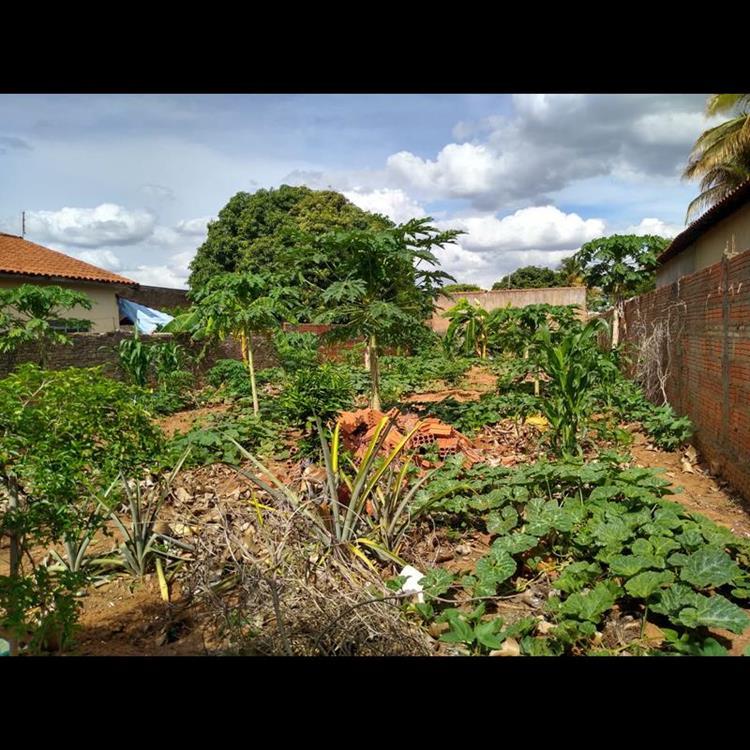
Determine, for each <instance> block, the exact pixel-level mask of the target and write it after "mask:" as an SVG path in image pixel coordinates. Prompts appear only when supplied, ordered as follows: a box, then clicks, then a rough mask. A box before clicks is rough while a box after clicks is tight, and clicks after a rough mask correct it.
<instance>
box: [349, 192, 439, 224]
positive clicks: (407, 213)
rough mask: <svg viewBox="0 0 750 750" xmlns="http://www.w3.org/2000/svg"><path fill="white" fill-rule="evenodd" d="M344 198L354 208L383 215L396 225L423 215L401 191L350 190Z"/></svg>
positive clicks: (417, 206)
mask: <svg viewBox="0 0 750 750" xmlns="http://www.w3.org/2000/svg"><path fill="white" fill-rule="evenodd" d="M344 196H345V197H346V198H347V199H348V200H350V201H351V202H352V203H353V204H354V205H355V206H359V207H360V208H361V209H363V210H365V211H372V212H374V213H379V214H384V215H385V216H387V217H388V218H389V219H391V220H392V221H395V222H396V224H402V223H403V222H406V221H408V220H409V219H414V218H420V217H422V216H424V215H425V212H424V209H423V208H422V206H420V205H419V203H417V202H416V201H415V200H413V199H412V198H410V197H409V196H408V195H407V194H406V193H405V192H404V191H403V190H398V189H396V190H394V189H392V188H383V189H381V190H372V191H369V192H364V191H360V190H352V191H349V192H345V193H344Z"/></svg>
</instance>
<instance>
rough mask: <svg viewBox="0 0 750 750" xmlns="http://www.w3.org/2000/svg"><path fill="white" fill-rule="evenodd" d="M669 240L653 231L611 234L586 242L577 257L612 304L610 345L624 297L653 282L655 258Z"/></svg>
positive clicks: (640, 291)
mask: <svg viewBox="0 0 750 750" xmlns="http://www.w3.org/2000/svg"><path fill="white" fill-rule="evenodd" d="M667 245H669V240H666V239H664V237H657V236H655V235H642V236H638V235H634V234H613V235H611V236H609V237H599V238H597V239H594V240H591V241H590V242H587V243H586V244H585V245H583V246H582V247H581V249H580V250H579V251H578V254H577V258H578V262H579V263H580V265H581V268H582V270H583V276H584V278H585V279H586V283H587V284H588V285H589V286H590V287H598V288H599V289H601V291H602V293H603V294H604V295H606V297H607V299H608V301H609V303H610V304H611V306H612V308H613V312H612V347H613V348H614V347H616V346H617V344H618V343H619V331H620V326H619V322H620V318H621V317H622V306H623V303H624V301H625V300H626V299H627V298H628V297H631V296H633V295H636V294H643V293H644V292H646V291H649V290H650V289H653V286H654V271H655V269H656V264H657V258H658V256H659V254H660V253H661V252H663V251H664V249H665V248H666V247H667Z"/></svg>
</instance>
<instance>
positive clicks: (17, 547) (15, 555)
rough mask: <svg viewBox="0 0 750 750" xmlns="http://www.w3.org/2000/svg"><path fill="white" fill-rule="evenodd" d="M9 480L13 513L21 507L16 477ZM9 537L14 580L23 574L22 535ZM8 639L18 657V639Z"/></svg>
mask: <svg viewBox="0 0 750 750" xmlns="http://www.w3.org/2000/svg"><path fill="white" fill-rule="evenodd" d="M7 480H8V481H7V488H8V510H10V511H11V513H12V512H13V511H17V510H18V507H19V502H18V484H17V483H16V479H15V477H14V476H8V477H7ZM8 536H9V541H10V576H11V578H12V579H17V577H18V575H19V573H20V572H21V535H20V534H19V533H18V530H17V529H15V528H12V529H10V533H9V534H8ZM9 609H12V610H13V609H15V607H14V606H13V605H11V606H10V607H9ZM8 614H10V615H11V619H13V616H14V614H15V612H14V611H10V612H9V613H8ZM7 638H8V643H9V645H10V655H11V656H17V655H18V639H17V638H16V635H15V633H12V632H11V633H9V634H8V636H7Z"/></svg>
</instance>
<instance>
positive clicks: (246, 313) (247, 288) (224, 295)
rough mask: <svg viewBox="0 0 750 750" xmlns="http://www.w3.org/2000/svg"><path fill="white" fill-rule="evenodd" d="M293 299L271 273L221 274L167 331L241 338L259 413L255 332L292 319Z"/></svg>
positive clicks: (198, 336)
mask: <svg viewBox="0 0 750 750" xmlns="http://www.w3.org/2000/svg"><path fill="white" fill-rule="evenodd" d="M292 298H293V292H292V290H290V289H289V288H287V287H283V286H281V285H280V284H279V283H278V279H277V278H276V277H274V275H273V274H270V273H265V274H262V273H252V272H249V271H245V272H237V273H224V274H219V275H218V276H214V277H213V278H212V279H211V280H210V281H209V282H208V283H206V284H205V285H204V286H203V287H202V288H201V289H199V290H198V291H196V292H194V293H193V299H194V304H193V306H192V307H191V309H190V310H189V311H188V312H187V313H185V314H184V315H181V316H178V317H177V318H175V319H174V320H173V321H171V322H170V323H169V324H168V325H167V326H165V328H164V330H165V331H173V332H186V331H189V332H191V333H192V334H193V338H195V339H208V340H224V339H226V338H227V337H228V336H232V337H234V338H235V339H236V340H238V341H239V342H240V349H241V352H242V362H243V364H244V365H245V369H246V370H247V374H248V378H249V379H250V389H251V393H252V397H253V411H254V413H255V414H258V413H259V411H260V408H259V404H258V389H257V386H256V382H255V365H254V361H253V340H252V335H253V334H254V333H263V332H266V331H269V330H272V329H274V328H276V327H278V326H279V324H280V322H281V321H282V320H283V319H285V318H288V317H289V315H290V301H291V300H292Z"/></svg>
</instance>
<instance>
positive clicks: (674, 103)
mask: <svg viewBox="0 0 750 750" xmlns="http://www.w3.org/2000/svg"><path fill="white" fill-rule="evenodd" d="M513 104H514V109H515V112H514V114H513V115H511V116H505V115H503V116H498V115H493V116H490V117H485V118H482V119H480V120H478V121H477V122H470V121H460V122H458V123H457V124H456V126H455V127H454V129H453V135H454V137H455V138H456V139H457V140H459V141H465V142H463V143H448V144H446V145H444V146H443V147H442V148H441V149H440V150H439V151H438V152H437V154H436V155H435V156H434V158H430V157H429V156H424V155H418V154H415V153H413V152H411V151H399V152H397V153H394V154H392V155H391V156H389V157H388V159H387V161H386V176H387V181H388V184H391V185H395V186H398V187H401V188H402V189H405V190H409V191H414V194H415V197H416V198H417V199H423V198H426V199H436V198H464V199H469V200H471V202H472V204H473V206H474V208H478V209H480V210H488V209H491V210H498V209H500V208H504V209H505V210H508V208H512V207H515V206H518V205H521V206H522V205H523V204H524V203H525V204H528V203H539V202H540V201H545V200H546V201H548V200H549V195H550V194H552V193H555V192H557V191H560V190H563V189H565V188H566V187H568V186H570V185H571V184H575V183H576V182H578V181H580V180H586V179H592V178H596V177H614V178H617V179H620V178H623V177H627V176H631V177H633V176H640V177H644V178H659V177H663V176H669V177H670V178H671V179H674V177H675V176H676V175H677V173H678V172H679V170H680V168H681V167H682V166H683V165H684V164H685V161H686V159H687V155H688V153H689V152H690V148H691V146H692V144H693V143H694V141H695V139H696V137H697V136H698V135H699V134H700V133H701V132H702V130H704V129H705V128H706V127H709V126H710V125H711V124H713V123H712V121H708V120H707V119H706V118H705V117H704V115H703V107H704V104H705V97H704V96H701V95H675V96H669V97H665V96H663V95H651V94H649V95H641V94H638V95H624V94H617V95H582V94H553V95H550V94H516V95H514V96H513ZM468 138H471V139H472V140H471V141H466V139H468Z"/></svg>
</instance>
